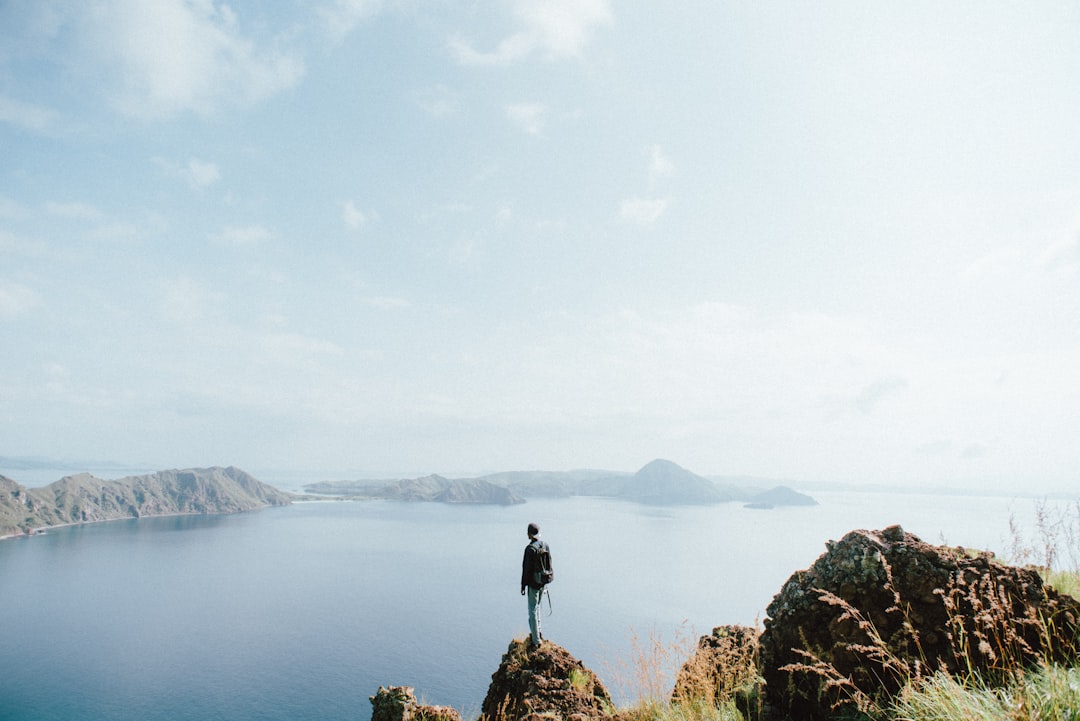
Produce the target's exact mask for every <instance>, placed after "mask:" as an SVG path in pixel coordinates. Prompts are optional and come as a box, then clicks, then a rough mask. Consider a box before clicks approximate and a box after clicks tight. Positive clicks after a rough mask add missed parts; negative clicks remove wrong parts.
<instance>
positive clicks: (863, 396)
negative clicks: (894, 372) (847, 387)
mask: <svg viewBox="0 0 1080 721" xmlns="http://www.w3.org/2000/svg"><path fill="white" fill-rule="evenodd" d="M905 388H907V381H905V380H904V379H903V378H900V377H897V376H888V377H884V378H878V379H877V380H875V381H874V382H873V383H871V384H870V385H868V386H866V387H865V388H863V389H862V390H861V391H859V393H858V395H856V396H855V401H854V403H855V407H856V408H857V409H859V411H861V412H862V413H873V412H874V409H875V408H877V406H878V404H879V403H881V401H883V400H884V399H885V398H886V397H888V396H890V395H892V394H894V393H899V392H900V391H902V390H904V389H905Z"/></svg>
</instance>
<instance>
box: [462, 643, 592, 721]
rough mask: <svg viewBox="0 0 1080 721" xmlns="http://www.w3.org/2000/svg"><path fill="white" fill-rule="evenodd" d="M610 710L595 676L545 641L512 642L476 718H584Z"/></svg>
mask: <svg viewBox="0 0 1080 721" xmlns="http://www.w3.org/2000/svg"><path fill="white" fill-rule="evenodd" d="M611 713H612V704H611V697H610V695H608V692H607V689H606V688H604V685H603V684H602V683H601V682H600V679H599V678H597V676H596V674H595V673H593V672H592V671H590V670H589V669H587V668H585V666H584V665H583V664H582V663H581V661H578V660H577V659H576V658H574V657H573V656H571V655H570V653H569V652H568V651H567V650H566V649H564V648H562V647H561V646H558V645H556V644H554V643H551V642H550V641H544V642H542V643H541V645H540V647H539V648H535V647H532V646H530V645H529V644H528V643H527V641H525V640H522V641H512V642H511V643H510V646H509V648H508V649H507V650H506V653H505V654H503V657H502V663H501V664H499V668H498V669H497V670H496V671H495V673H493V674H492V675H491V685H490V686H489V687H488V692H487V696H486V697H485V698H484V703H483V705H482V706H481V711H480V721H550V719H552V718H557V719H562V720H563V721H584V720H585V719H594V718H599V717H601V716H609V715H611Z"/></svg>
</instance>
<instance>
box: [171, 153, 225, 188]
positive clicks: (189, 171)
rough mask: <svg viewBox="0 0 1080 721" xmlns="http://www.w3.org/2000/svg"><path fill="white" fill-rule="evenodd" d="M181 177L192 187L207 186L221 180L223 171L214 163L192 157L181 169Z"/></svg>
mask: <svg viewBox="0 0 1080 721" xmlns="http://www.w3.org/2000/svg"><path fill="white" fill-rule="evenodd" d="M180 177H182V178H183V179H184V180H186V181H187V182H188V184H189V185H191V187H192V188H196V189H198V188H206V187H209V186H211V185H213V184H214V183H216V182H218V181H219V180H221V173H220V172H219V171H218V167H217V165H215V164H214V163H209V162H206V161H205V160H199V159H198V158H192V159H191V160H189V161H188V164H187V166H186V167H184V168H183V169H182V170H181V171H180Z"/></svg>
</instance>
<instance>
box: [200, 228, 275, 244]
mask: <svg viewBox="0 0 1080 721" xmlns="http://www.w3.org/2000/svg"><path fill="white" fill-rule="evenodd" d="M211 237H212V238H213V239H214V240H216V241H218V242H219V243H226V244H228V245H238V246H243V245H258V244H259V243H262V242H263V241H266V240H269V239H270V238H272V237H274V234H273V233H271V232H270V230H269V229H267V228H265V227H264V226H261V225H226V226H225V227H224V228H222V229H221V232H220V233H216V234H214V235H213V236H211Z"/></svg>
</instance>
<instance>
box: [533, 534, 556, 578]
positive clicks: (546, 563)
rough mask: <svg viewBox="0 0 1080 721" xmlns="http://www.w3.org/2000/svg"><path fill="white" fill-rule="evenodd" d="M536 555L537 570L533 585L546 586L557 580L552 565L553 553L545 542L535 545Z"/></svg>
mask: <svg viewBox="0 0 1080 721" xmlns="http://www.w3.org/2000/svg"><path fill="white" fill-rule="evenodd" d="M533 549H535V553H536V565H535V568H536V570H535V571H533V583H535V584H536V585H538V586H546V585H548V584H549V583H551V582H552V581H554V580H555V568H554V566H552V565H551V551H550V550H549V549H548V545H547V544H546V543H544V542H543V541H537V542H536V543H534V544H533Z"/></svg>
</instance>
